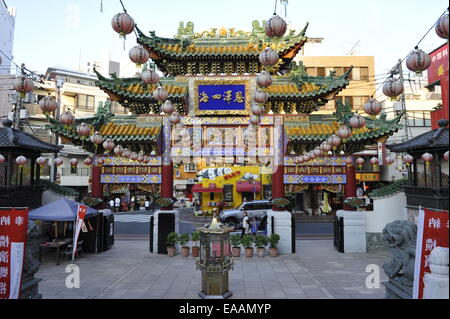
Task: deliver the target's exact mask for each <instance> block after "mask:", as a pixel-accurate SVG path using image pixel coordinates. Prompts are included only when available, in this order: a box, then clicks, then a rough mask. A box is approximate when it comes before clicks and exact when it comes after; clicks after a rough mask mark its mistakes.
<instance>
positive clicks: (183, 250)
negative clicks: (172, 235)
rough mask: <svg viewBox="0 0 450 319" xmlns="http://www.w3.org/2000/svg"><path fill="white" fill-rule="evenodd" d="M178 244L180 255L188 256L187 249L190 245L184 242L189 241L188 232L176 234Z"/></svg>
mask: <svg viewBox="0 0 450 319" xmlns="http://www.w3.org/2000/svg"><path fill="white" fill-rule="evenodd" d="M177 241H178V244H180V246H181V255H182V256H183V257H187V256H189V250H190V249H191V247H189V246H186V244H187V243H188V242H189V234H181V235H180V236H178V240H177Z"/></svg>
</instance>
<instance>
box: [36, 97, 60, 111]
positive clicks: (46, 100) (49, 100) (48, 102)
mask: <svg viewBox="0 0 450 319" xmlns="http://www.w3.org/2000/svg"><path fill="white" fill-rule="evenodd" d="M39 107H40V108H41V110H42V112H43V113H44V114H45V115H49V114H50V113H52V112H53V111H54V110H56V109H57V108H58V102H57V101H56V99H55V98H54V97H53V96H51V95H47V96H45V97H43V98H42V99H41V100H40V101H39Z"/></svg>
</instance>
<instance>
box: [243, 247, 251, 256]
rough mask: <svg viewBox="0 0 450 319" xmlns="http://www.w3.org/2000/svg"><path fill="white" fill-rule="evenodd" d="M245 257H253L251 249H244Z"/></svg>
mask: <svg viewBox="0 0 450 319" xmlns="http://www.w3.org/2000/svg"><path fill="white" fill-rule="evenodd" d="M245 257H253V247H245Z"/></svg>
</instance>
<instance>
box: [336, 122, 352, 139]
mask: <svg viewBox="0 0 450 319" xmlns="http://www.w3.org/2000/svg"><path fill="white" fill-rule="evenodd" d="M337 135H338V136H339V137H340V138H341V139H342V140H343V141H345V140H346V139H347V138H349V137H350V136H351V135H352V130H351V129H350V128H348V127H347V126H346V125H342V126H341V127H340V128H339V129H338V131H337Z"/></svg>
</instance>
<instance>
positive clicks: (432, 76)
mask: <svg viewBox="0 0 450 319" xmlns="http://www.w3.org/2000/svg"><path fill="white" fill-rule="evenodd" d="M430 58H431V64H430V67H429V68H428V69H427V75H428V84H432V83H435V82H437V81H439V80H440V79H442V78H443V77H444V75H446V76H448V44H445V45H442V46H441V47H440V48H438V49H436V50H434V51H433V52H431V53H430Z"/></svg>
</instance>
